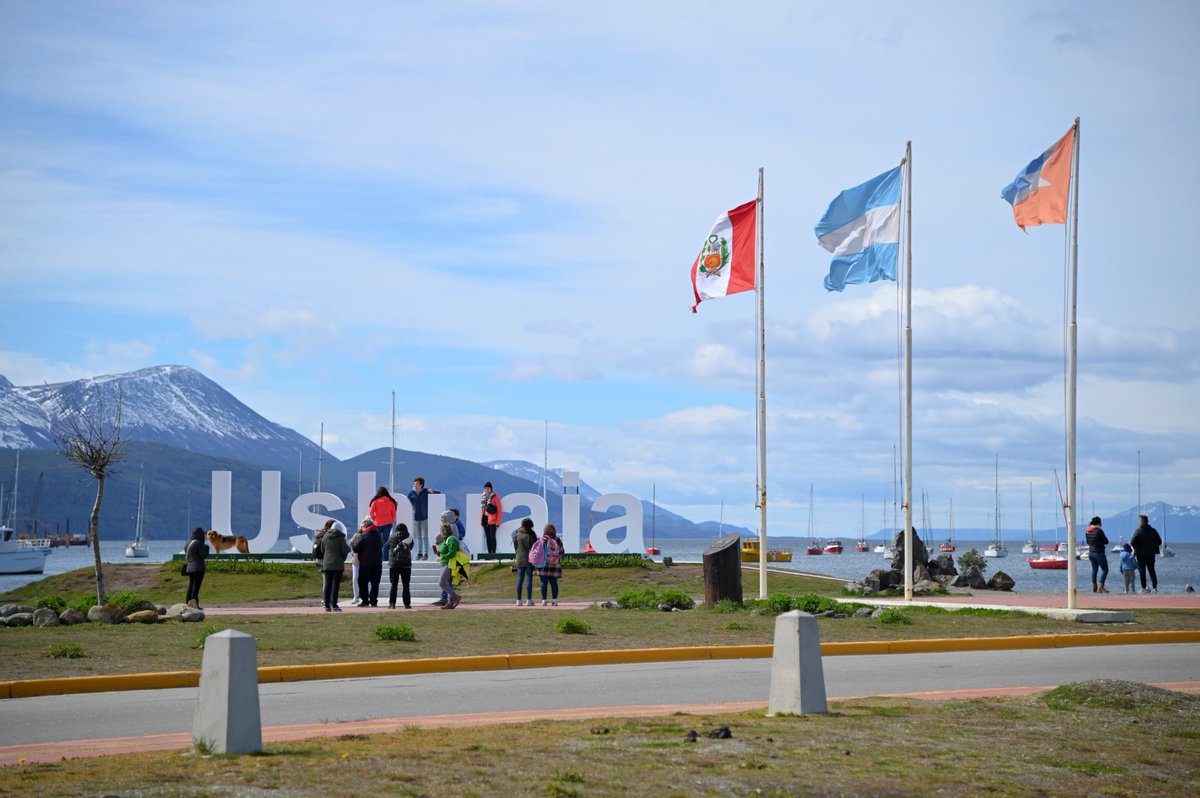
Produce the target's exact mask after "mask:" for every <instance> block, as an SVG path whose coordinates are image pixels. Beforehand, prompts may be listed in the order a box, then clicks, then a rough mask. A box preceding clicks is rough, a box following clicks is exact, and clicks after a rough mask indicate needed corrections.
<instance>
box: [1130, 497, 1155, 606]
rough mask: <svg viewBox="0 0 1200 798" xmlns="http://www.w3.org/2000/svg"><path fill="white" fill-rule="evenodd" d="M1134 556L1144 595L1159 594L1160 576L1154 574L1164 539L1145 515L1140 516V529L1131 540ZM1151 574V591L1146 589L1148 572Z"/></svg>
mask: <svg viewBox="0 0 1200 798" xmlns="http://www.w3.org/2000/svg"><path fill="white" fill-rule="evenodd" d="M1129 545H1130V547H1131V548H1132V549H1133V554H1134V556H1135V557H1137V569H1138V578H1139V579H1140V580H1141V582H1142V592H1143V593H1157V592H1158V574H1157V573H1155V572H1154V558H1155V557H1156V556H1158V548H1159V546H1161V545H1162V537H1161V536H1160V535H1159V534H1158V530H1157V529H1155V528H1154V527H1152V526H1150V519H1149V518H1147V517H1146V516H1144V515H1139V516H1138V528H1137V531H1136V532H1134V533H1133V537H1131V538H1130V539H1129ZM1147 571H1149V572H1150V589H1149V590H1147V589H1146V572H1147Z"/></svg>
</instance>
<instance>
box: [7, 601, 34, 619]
mask: <svg viewBox="0 0 1200 798" xmlns="http://www.w3.org/2000/svg"><path fill="white" fill-rule="evenodd" d="M17 613H20V614H22V615H25V614H28V615H33V607H27V606H25V605H24V604H5V605H4V606H3V607H0V618H8V617H9V616H12V615H16V614H17Z"/></svg>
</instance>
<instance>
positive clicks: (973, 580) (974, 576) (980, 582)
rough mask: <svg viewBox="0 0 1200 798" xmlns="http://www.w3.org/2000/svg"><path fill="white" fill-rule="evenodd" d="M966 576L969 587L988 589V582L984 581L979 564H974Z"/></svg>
mask: <svg viewBox="0 0 1200 798" xmlns="http://www.w3.org/2000/svg"><path fill="white" fill-rule="evenodd" d="M963 576H964V577H965V578H966V582H967V587H969V588H971V589H973V590H986V589H987V582H986V581H984V578H983V572H982V571H980V570H979V566H978V565H972V566H971V567H970V568H968V569H967V570H966V572H965V573H964V574H963Z"/></svg>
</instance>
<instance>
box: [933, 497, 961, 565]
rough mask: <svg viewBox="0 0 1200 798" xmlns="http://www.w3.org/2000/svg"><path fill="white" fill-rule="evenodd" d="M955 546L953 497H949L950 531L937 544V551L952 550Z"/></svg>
mask: <svg viewBox="0 0 1200 798" xmlns="http://www.w3.org/2000/svg"><path fill="white" fill-rule="evenodd" d="M957 548H958V547H957V546H955V545H954V499H950V531H949V533H948V534H947V536H946V540H945V541H944V542H943V543H941V544H940V545H939V546H938V551H945V552H952V551H955V550H956V549H957Z"/></svg>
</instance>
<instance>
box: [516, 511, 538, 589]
mask: <svg viewBox="0 0 1200 798" xmlns="http://www.w3.org/2000/svg"><path fill="white" fill-rule="evenodd" d="M537 540H538V535H537V532H534V531H533V519H532V518H526V519H525V520H523V521H522V522H521V526H520V527H519V528H518V529H517V531H516V532H513V537H512V543H513V549H514V550H515V551H516V565H517V606H518V607H520V606H521V604H522V602H521V589H522V588H523V587H524V589H525V595H526V598H527V599H528V604H529V606H530V607H532V606H533V566H532V565H531V564H530V563H529V551H530V549H532V548H533V547H534V545H535V544H536V543H537ZM526 580H528V585H526Z"/></svg>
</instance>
